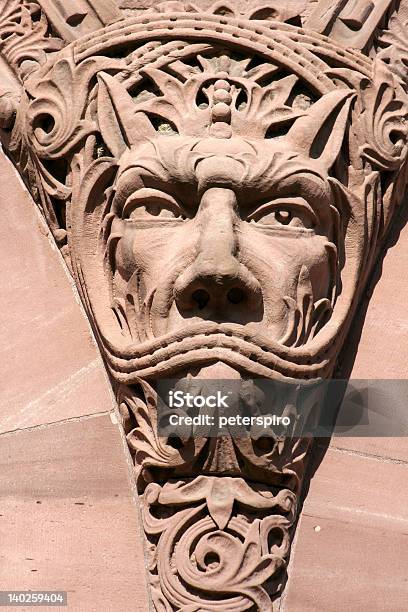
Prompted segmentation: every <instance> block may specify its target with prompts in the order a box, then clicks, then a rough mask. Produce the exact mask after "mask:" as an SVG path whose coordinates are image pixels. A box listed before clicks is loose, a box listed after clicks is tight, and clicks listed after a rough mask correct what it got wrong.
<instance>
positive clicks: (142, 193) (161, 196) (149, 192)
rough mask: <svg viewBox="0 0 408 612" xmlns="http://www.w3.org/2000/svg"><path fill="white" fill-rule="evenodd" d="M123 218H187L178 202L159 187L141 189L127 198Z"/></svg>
mask: <svg viewBox="0 0 408 612" xmlns="http://www.w3.org/2000/svg"><path fill="white" fill-rule="evenodd" d="M122 218H123V219H129V220H132V221H137V220H140V221H143V220H145V221H148V220H150V221H153V220H155V219H157V220H160V221H161V220H171V219H180V220H181V219H185V218H186V215H185V213H184V211H183V209H182V208H181V206H180V205H179V204H178V202H177V201H176V200H175V199H174V198H173V197H172V196H171V195H169V194H168V193H165V192H163V191H159V190H158V189H147V188H146V189H140V190H139V191H136V192H135V193H132V195H131V196H129V198H128V199H127V200H126V203H125V205H124V207H123V211H122Z"/></svg>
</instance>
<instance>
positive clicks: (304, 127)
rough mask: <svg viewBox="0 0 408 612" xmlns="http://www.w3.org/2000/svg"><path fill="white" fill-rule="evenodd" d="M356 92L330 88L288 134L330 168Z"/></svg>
mask: <svg viewBox="0 0 408 612" xmlns="http://www.w3.org/2000/svg"><path fill="white" fill-rule="evenodd" d="M355 95H356V94H355V92H354V91H350V90H349V89H346V90H345V89H341V90H337V91H331V92H330V93H328V94H326V95H324V96H323V97H322V98H320V100H319V101H318V102H316V103H315V104H313V106H312V107H311V108H310V110H309V112H308V113H306V115H304V116H302V117H300V118H299V119H297V121H295V123H294V124H293V126H292V127H291V128H290V130H289V132H288V134H287V136H286V138H287V139H288V140H289V142H290V144H291V145H292V146H294V147H295V149H296V150H297V151H299V153H302V154H304V155H306V156H307V157H310V158H312V159H318V160H319V161H321V162H322V163H323V164H324V166H325V167H326V168H327V170H329V169H330V168H331V166H332V165H333V164H334V162H335V161H336V159H337V156H338V154H339V153H340V149H341V145H342V144H343V139H344V134H345V131H346V125H347V120H348V116H349V112H350V105H351V102H352V100H353V98H354V97H355Z"/></svg>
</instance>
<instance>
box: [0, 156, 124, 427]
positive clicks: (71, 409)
mask: <svg viewBox="0 0 408 612" xmlns="http://www.w3.org/2000/svg"><path fill="white" fill-rule="evenodd" d="M0 184H1V185H2V190H1V194H0V205H1V209H2V221H1V224H0V278H1V279H2V289H1V292H0V311H1V314H2V316H1V319H0V335H1V338H2V342H1V345H0V364H1V367H0V372H1V373H0V380H1V382H0V387H1V394H0V432H4V431H11V430H15V429H18V428H27V427H33V426H35V425H39V424H43V423H48V422H56V421H61V420H64V419H68V418H71V417H78V416H81V415H87V414H94V413H100V412H104V411H107V410H110V409H111V407H112V401H111V397H110V391H109V386H108V383H107V378H106V374H105V371H104V366H103V363H102V360H101V358H100V356H99V351H98V349H97V347H96V345H95V342H94V340H93V338H92V336H91V333H90V328H89V325H88V323H87V321H86V319H85V316H84V314H83V312H82V310H81V307H80V306H79V303H78V301H77V298H76V297H75V294H74V291H73V288H72V285H71V282H70V280H69V277H68V274H67V272H65V270H64V268H63V265H62V258H61V256H60V254H59V253H58V251H57V249H56V248H55V247H53V246H52V242H51V240H50V239H49V237H48V235H47V230H46V229H45V226H44V223H43V221H42V220H41V219H40V216H39V213H38V211H37V209H36V207H35V206H34V205H33V202H32V200H31V198H30V196H29V195H28V193H27V191H26V190H25V189H24V188H23V186H22V183H21V180H20V179H19V177H18V175H17V172H16V170H15V169H14V168H13V166H12V165H11V163H10V162H9V160H8V159H7V158H6V157H5V155H4V153H3V152H0Z"/></svg>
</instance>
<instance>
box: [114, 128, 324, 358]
mask: <svg viewBox="0 0 408 612" xmlns="http://www.w3.org/2000/svg"><path fill="white" fill-rule="evenodd" d="M332 199H333V197H332V191H331V188H330V184H329V182H328V181H327V177H325V176H324V174H323V168H322V166H321V164H319V163H316V162H315V163H313V160H307V159H305V158H304V157H302V156H300V155H299V154H297V153H296V152H294V151H291V150H290V149H289V148H288V144H287V142H285V140H283V141H282V142H281V143H279V142H276V143H274V142H273V141H265V142H257V141H251V140H249V139H243V138H232V139H229V140H226V139H225V140H224V139H215V138H204V139H192V138H181V137H179V136H177V135H174V136H159V137H158V138H157V139H155V140H153V141H151V142H149V143H147V144H145V145H143V146H140V147H134V148H132V149H130V150H129V151H127V152H126V154H125V155H124V156H123V158H122V160H121V162H120V169H119V174H118V177H117V181H116V184H115V188H114V195H113V201H112V210H113V212H114V214H115V218H114V221H113V222H112V226H111V232H112V234H113V235H115V236H120V239H119V240H118V243H117V246H116V249H115V260H114V261H115V270H116V272H115V274H114V276H113V287H114V290H113V293H114V295H118V296H122V297H123V299H124V302H125V309H126V312H127V313H128V317H127V319H128V322H129V327H130V331H131V333H132V336H133V337H135V338H139V339H140V340H142V341H143V340H144V339H145V338H146V337H147V338H148V337H149V335H150V337H160V336H163V335H165V334H168V333H175V332H177V331H179V330H182V329H184V328H185V326H194V325H195V324H197V323H200V322H202V321H213V322H215V323H219V324H221V323H235V324H238V325H240V326H245V329H246V331H247V333H248V334H251V332H252V333H254V332H259V333H261V334H265V335H270V336H271V337H272V338H273V339H275V340H277V341H280V342H282V343H284V344H287V345H292V346H293V345H296V344H298V343H303V342H305V341H306V340H307V338H308V337H310V336H313V335H314V333H315V332H316V330H317V329H318V327H319V324H321V323H322V322H323V321H324V317H325V316H327V314H329V313H330V308H331V303H330V299H329V298H330V292H331V289H332V280H331V279H332V278H333V272H334V270H333V266H332V262H333V257H332V254H333V251H335V246H334V244H333V233H334V228H333V212H332V210H331V206H332ZM145 334H146V335H145Z"/></svg>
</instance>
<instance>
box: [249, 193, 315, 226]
mask: <svg viewBox="0 0 408 612" xmlns="http://www.w3.org/2000/svg"><path fill="white" fill-rule="evenodd" d="M247 221H249V222H250V223H255V224H260V225H264V226H266V227H282V226H287V227H289V228H293V229H313V228H314V227H315V225H316V223H317V218H316V215H315V213H314V212H313V210H312V208H311V207H310V206H309V204H308V203H307V202H306V201H305V200H303V198H293V199H291V200H280V201H274V202H268V203H266V204H262V205H261V206H260V207H259V208H258V209H257V210H256V211H255V212H253V213H252V214H251V215H250V216H249V217H248V219H247Z"/></svg>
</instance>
